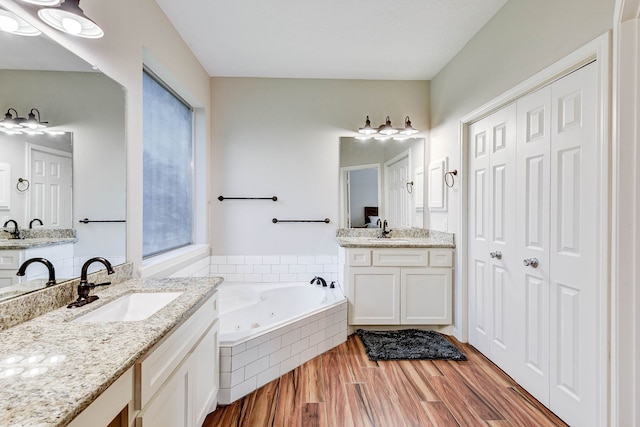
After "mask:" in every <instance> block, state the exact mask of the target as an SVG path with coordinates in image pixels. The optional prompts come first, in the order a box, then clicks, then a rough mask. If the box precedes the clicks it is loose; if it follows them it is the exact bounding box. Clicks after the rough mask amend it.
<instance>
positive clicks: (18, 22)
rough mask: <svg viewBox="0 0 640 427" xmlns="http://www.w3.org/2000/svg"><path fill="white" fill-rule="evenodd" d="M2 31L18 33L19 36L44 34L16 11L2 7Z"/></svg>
mask: <svg viewBox="0 0 640 427" xmlns="http://www.w3.org/2000/svg"><path fill="white" fill-rule="evenodd" d="M0 31H5V32H7V33H11V34H17V35H19V36H39V35H40V34H42V33H41V32H40V30H38V29H37V28H36V27H34V26H33V25H31V24H29V23H28V22H27V21H25V20H24V19H22V18H20V17H19V16H18V15H16V14H15V13H11V12H9V11H8V10H4V9H0Z"/></svg>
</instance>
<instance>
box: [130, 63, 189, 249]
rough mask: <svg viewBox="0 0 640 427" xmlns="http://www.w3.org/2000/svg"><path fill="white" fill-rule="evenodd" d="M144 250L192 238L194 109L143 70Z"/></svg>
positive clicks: (177, 245) (177, 244) (185, 242)
mask: <svg viewBox="0 0 640 427" xmlns="http://www.w3.org/2000/svg"><path fill="white" fill-rule="evenodd" d="M143 150H144V158H143V212H142V215H143V227H142V240H143V243H142V255H143V257H149V256H152V255H157V254H159V253H162V252H167V251H170V250H172V249H177V248H180V247H183V246H186V245H189V244H191V243H192V241H193V109H192V108H191V106H190V105H188V104H187V103H186V102H185V101H184V100H183V99H181V98H180V97H179V96H178V95H177V94H176V93H175V92H173V91H172V90H171V89H170V88H169V87H168V86H167V85H166V84H164V83H163V82H162V81H161V80H160V79H158V78H157V77H156V76H155V75H154V74H153V73H152V72H151V71H149V70H147V69H145V70H144V72H143Z"/></svg>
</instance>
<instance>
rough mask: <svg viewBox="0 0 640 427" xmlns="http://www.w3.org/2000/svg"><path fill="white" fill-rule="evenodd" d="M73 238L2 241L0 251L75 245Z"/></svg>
mask: <svg viewBox="0 0 640 427" xmlns="http://www.w3.org/2000/svg"><path fill="white" fill-rule="evenodd" d="M77 241H78V239H77V238H75V237H38V238H33V239H2V240H0V249H29V248H37V247H41V246H52V245H63V244H65V243H75V242H77Z"/></svg>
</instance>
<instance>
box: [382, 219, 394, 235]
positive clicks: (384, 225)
mask: <svg viewBox="0 0 640 427" xmlns="http://www.w3.org/2000/svg"><path fill="white" fill-rule="evenodd" d="M388 226H389V224H388V223H387V220H386V219H385V220H384V222H383V223H382V231H381V232H380V238H386V237H389V233H391V230H387V227H388Z"/></svg>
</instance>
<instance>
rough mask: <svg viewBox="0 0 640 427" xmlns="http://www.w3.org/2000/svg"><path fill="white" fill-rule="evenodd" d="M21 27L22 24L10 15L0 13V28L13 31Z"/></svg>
mask: <svg viewBox="0 0 640 427" xmlns="http://www.w3.org/2000/svg"><path fill="white" fill-rule="evenodd" d="M18 28H20V24H19V23H18V21H17V20H15V19H13V18H11V17H10V16H5V15H0V30H2V31H7V32H9V33H13V32H15V31H17V30H18Z"/></svg>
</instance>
